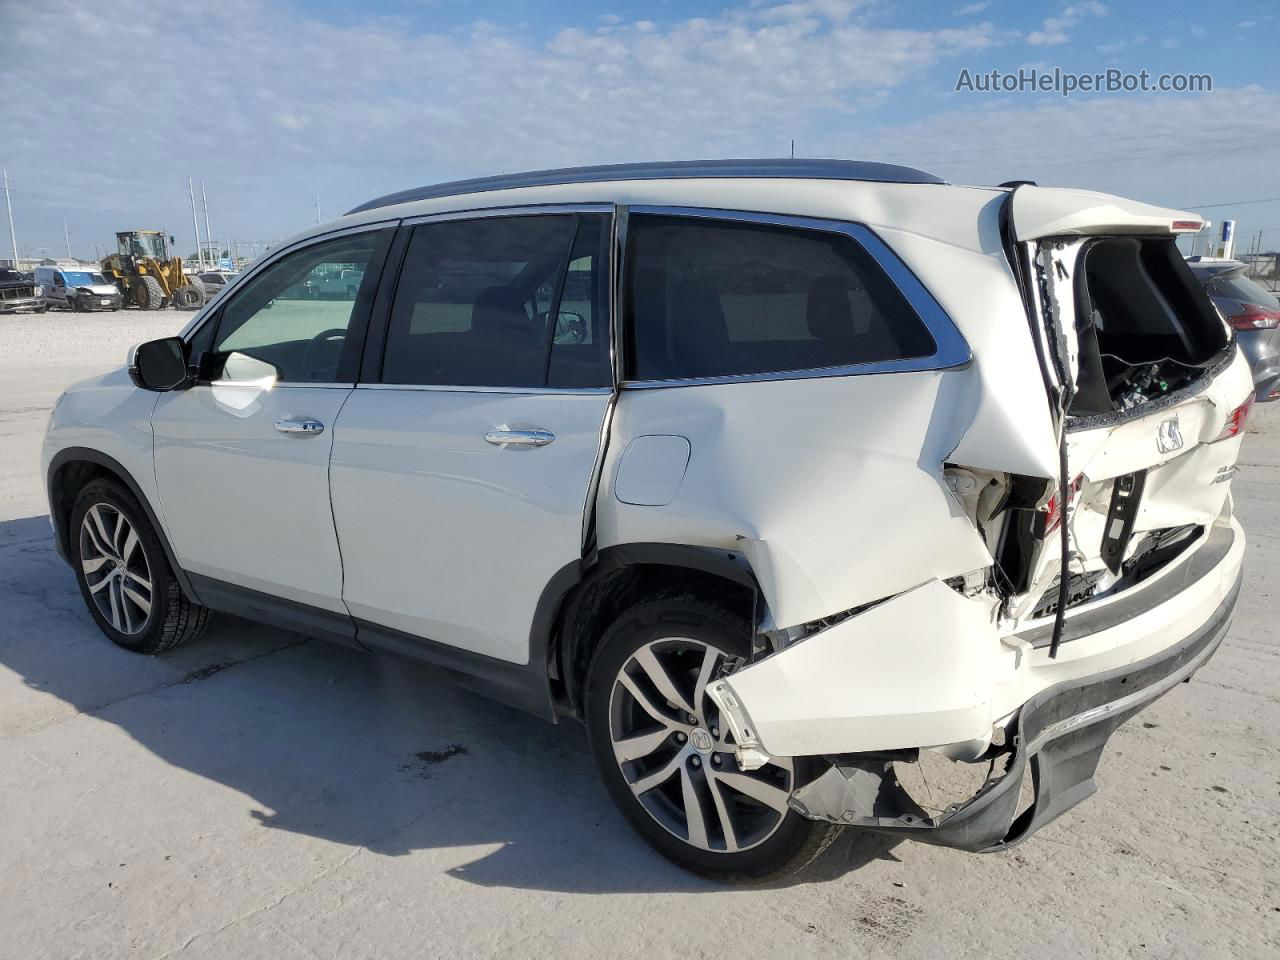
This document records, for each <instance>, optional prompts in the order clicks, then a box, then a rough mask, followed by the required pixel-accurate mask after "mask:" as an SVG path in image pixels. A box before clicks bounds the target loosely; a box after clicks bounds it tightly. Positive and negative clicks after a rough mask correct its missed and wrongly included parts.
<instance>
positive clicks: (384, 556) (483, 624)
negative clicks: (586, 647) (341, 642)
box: [330, 387, 610, 663]
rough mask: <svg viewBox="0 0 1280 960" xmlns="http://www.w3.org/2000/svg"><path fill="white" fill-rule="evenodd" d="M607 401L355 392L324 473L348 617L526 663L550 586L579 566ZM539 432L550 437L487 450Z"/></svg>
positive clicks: (602, 397) (587, 395) (579, 396)
mask: <svg viewBox="0 0 1280 960" xmlns="http://www.w3.org/2000/svg"><path fill="white" fill-rule="evenodd" d="M609 396H610V395H609V391H608V390H607V389H601V390H598V391H595V392H574V393H523V394H522V393H491V392H473V391H447V390H422V389H414V388H411V387H406V388H393V387H357V388H356V390H355V391H353V393H352V395H351V397H350V399H349V400H348V401H347V404H346V406H345V407H344V408H343V410H342V414H341V416H340V417H339V420H338V425H337V428H336V430H335V431H334V442H333V458H332V463H331V467H330V477H331V484H332V496H333V510H334V518H335V522H336V524H337V529H338V540H339V542H340V543H341V545H342V556H343V562H344V564H345V568H346V578H345V586H344V590H343V597H344V599H345V600H346V603H347V607H348V608H349V609H350V611H351V613H352V615H353V616H354V617H356V618H357V619H358V620H367V621H370V622H372V623H377V624H380V625H382V626H387V627H391V628H392V629H395V630H399V631H403V632H405V633H411V634H415V635H417V636H421V637H426V638H428V639H430V640H434V641H437V642H440V643H446V644H449V645H452V646H456V647H460V648H462V649H465V650H470V651H473V652H476V653H481V654H485V655H487V656H491V657H496V658H498V659H501V660H507V661H511V662H513V663H526V662H528V657H529V628H530V624H531V623H532V621H533V614H534V610H535V609H536V608H537V604H538V600H539V598H540V596H541V594H542V590H543V588H544V587H545V586H546V584H547V582H548V581H549V580H550V579H551V578H552V576H553V575H554V574H555V573H556V572H557V571H558V570H560V568H562V567H563V566H565V565H566V564H568V563H571V562H573V561H574V560H576V559H578V558H579V557H580V556H581V551H582V517H583V510H584V509H585V506H586V498H587V491H588V487H589V485H590V480H591V477H592V472H593V468H594V465H595V462H596V457H597V453H598V450H599V446H600V438H601V425H602V423H603V420H604V415H605V411H606V409H607V407H608V404H609ZM535 429H536V430H541V431H546V432H549V433H551V434H554V437H555V439H554V440H553V441H551V442H550V443H547V444H545V445H543V446H534V445H515V444H502V445H497V444H494V443H491V442H488V441H486V440H485V434H487V433H490V432H491V431H499V430H510V431H518V430H535Z"/></svg>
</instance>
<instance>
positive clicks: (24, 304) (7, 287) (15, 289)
mask: <svg viewBox="0 0 1280 960" xmlns="http://www.w3.org/2000/svg"><path fill="white" fill-rule="evenodd" d="M47 309H48V304H47V303H46V301H45V298H44V288H43V287H41V286H40V285H39V284H37V283H36V282H35V279H34V278H33V277H32V276H31V274H29V273H23V272H22V271H20V270H11V269H8V268H6V267H0V313H20V312H22V311H24V310H30V311H33V312H35V313H44V312H45V310H47Z"/></svg>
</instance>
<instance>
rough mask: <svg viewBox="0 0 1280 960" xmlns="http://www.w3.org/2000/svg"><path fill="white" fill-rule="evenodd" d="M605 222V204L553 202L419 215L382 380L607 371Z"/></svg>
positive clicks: (449, 380) (522, 379) (563, 382)
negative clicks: (545, 209) (551, 205)
mask: <svg viewBox="0 0 1280 960" xmlns="http://www.w3.org/2000/svg"><path fill="white" fill-rule="evenodd" d="M606 224H607V218H605V217H604V216H600V215H593V214H584V215H574V214H543V215H537V216H511V217H487V218H481V219H476V220H446V221H441V222H437V223H426V224H421V225H419V226H417V227H415V228H414V231H413V235H412V237H411V238H410V241H409V247H408V250H407V251H406V252H405V260H404V265H403V267H402V268H401V271H400V281H399V285H398V287H397V290H396V297H395V302H394V304H393V306H392V310H391V322H390V327H389V330H388V334H387V347H386V354H385V356H384V359H383V366H382V381H383V382H384V383H402V384H424V385H440V386H491V387H543V386H548V385H550V386H598V385H602V384H604V383H607V380H606V379H604V377H605V370H604V367H603V357H604V356H605V355H606V354H605V351H604V342H605V340H606V339H607V338H606V337H605V336H604V335H603V334H602V331H601V326H602V323H603V318H604V316H605V315H606V310H605V309H604V308H603V306H602V304H603V303H605V302H607V301H605V300H604V299H603V298H604V297H605V296H606V294H607V282H606V281H607V273H608V271H607V270H606V269H604V267H605V265H606V264H607V257H606V256H605V255H604V251H605V249H606V248H605V237H606Z"/></svg>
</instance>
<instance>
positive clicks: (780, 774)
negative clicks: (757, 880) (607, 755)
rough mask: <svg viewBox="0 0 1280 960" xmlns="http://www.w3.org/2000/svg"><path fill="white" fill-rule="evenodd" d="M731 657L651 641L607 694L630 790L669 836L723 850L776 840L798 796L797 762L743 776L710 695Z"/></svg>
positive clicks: (687, 644) (697, 645)
mask: <svg viewBox="0 0 1280 960" xmlns="http://www.w3.org/2000/svg"><path fill="white" fill-rule="evenodd" d="M727 656H728V655H727V654H726V653H725V651H723V650H720V649H718V648H716V647H713V646H711V645H709V644H707V643H705V642H703V641H701V640H694V639H690V638H686V637H670V638H663V639H660V640H654V641H651V642H649V643H646V644H645V645H644V646H642V647H641V648H640V649H638V650H637V651H636V652H635V653H633V654H632V655H631V656H630V657H629V658H628V659H627V661H626V663H624V664H623V666H622V669H621V670H620V671H619V672H618V675H617V677H616V678H615V680H614V684H613V689H612V691H611V692H610V696H609V734H610V738H611V740H612V746H613V754H614V758H615V760H616V761H617V763H618V766H619V768H620V769H621V771H622V775H623V778H624V779H625V780H626V782H627V785H628V786H629V787H630V789H631V792H632V793H633V794H634V795H635V797H636V799H637V800H638V801H639V803H640V805H641V806H642V807H643V808H644V809H645V811H646V812H647V813H648V814H649V816H651V817H652V818H653V819H654V820H655V821H657V823H658V824H659V825H660V826H662V827H663V828H664V829H665V830H667V831H668V832H669V833H671V834H672V835H674V836H676V837H677V838H679V839H680V840H683V841H684V842H686V843H688V844H690V845H691V846H694V847H697V848H698V849H700V850H708V851H713V852H716V853H737V852H741V851H744V850H749V849H751V848H752V847H756V846H759V845H760V844H761V843H764V842H765V841H766V840H767V839H769V837H771V836H772V835H773V834H774V833H775V832H776V831H777V829H778V828H779V827H780V826H781V825H782V822H783V820H784V819H785V818H786V816H787V813H788V810H789V808H788V806H787V798H788V796H790V794H791V791H792V790H793V789H795V769H794V766H793V764H792V761H791V760H789V759H781V758H775V759H773V760H772V762H770V763H767V764H765V765H764V766H763V767H761V768H760V769H758V770H752V771H745V770H741V769H739V767H738V763H737V760H736V757H735V750H736V749H737V748H736V745H735V744H734V742H733V735H732V732H731V731H730V730H729V729H728V728H727V726H726V725H724V724H722V723H721V718H720V715H719V712H718V711H717V709H716V707H715V704H714V703H713V702H712V701H711V699H710V698H709V697H708V696H707V685H708V683H709V682H710V681H711V680H712V679H713V678H715V677H717V676H719V674H720V672H721V670H722V668H723V666H724V664H725V660H726V658H727Z"/></svg>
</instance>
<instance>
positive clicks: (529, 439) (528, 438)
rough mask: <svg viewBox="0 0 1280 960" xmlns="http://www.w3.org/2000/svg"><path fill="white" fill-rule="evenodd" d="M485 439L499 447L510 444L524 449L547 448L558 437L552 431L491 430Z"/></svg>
mask: <svg viewBox="0 0 1280 960" xmlns="http://www.w3.org/2000/svg"><path fill="white" fill-rule="evenodd" d="M484 438H485V440H487V441H488V442H489V443H492V444H496V445H497V446H504V445H505V444H508V443H510V444H515V445H517V446H523V447H545V446H546V445H547V444H548V443H550V442H551V441H552V440H554V439H555V438H556V435H555V434H554V433H552V432H551V431H550V430H490V431H489V432H488V433H486V434H485V435H484Z"/></svg>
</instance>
